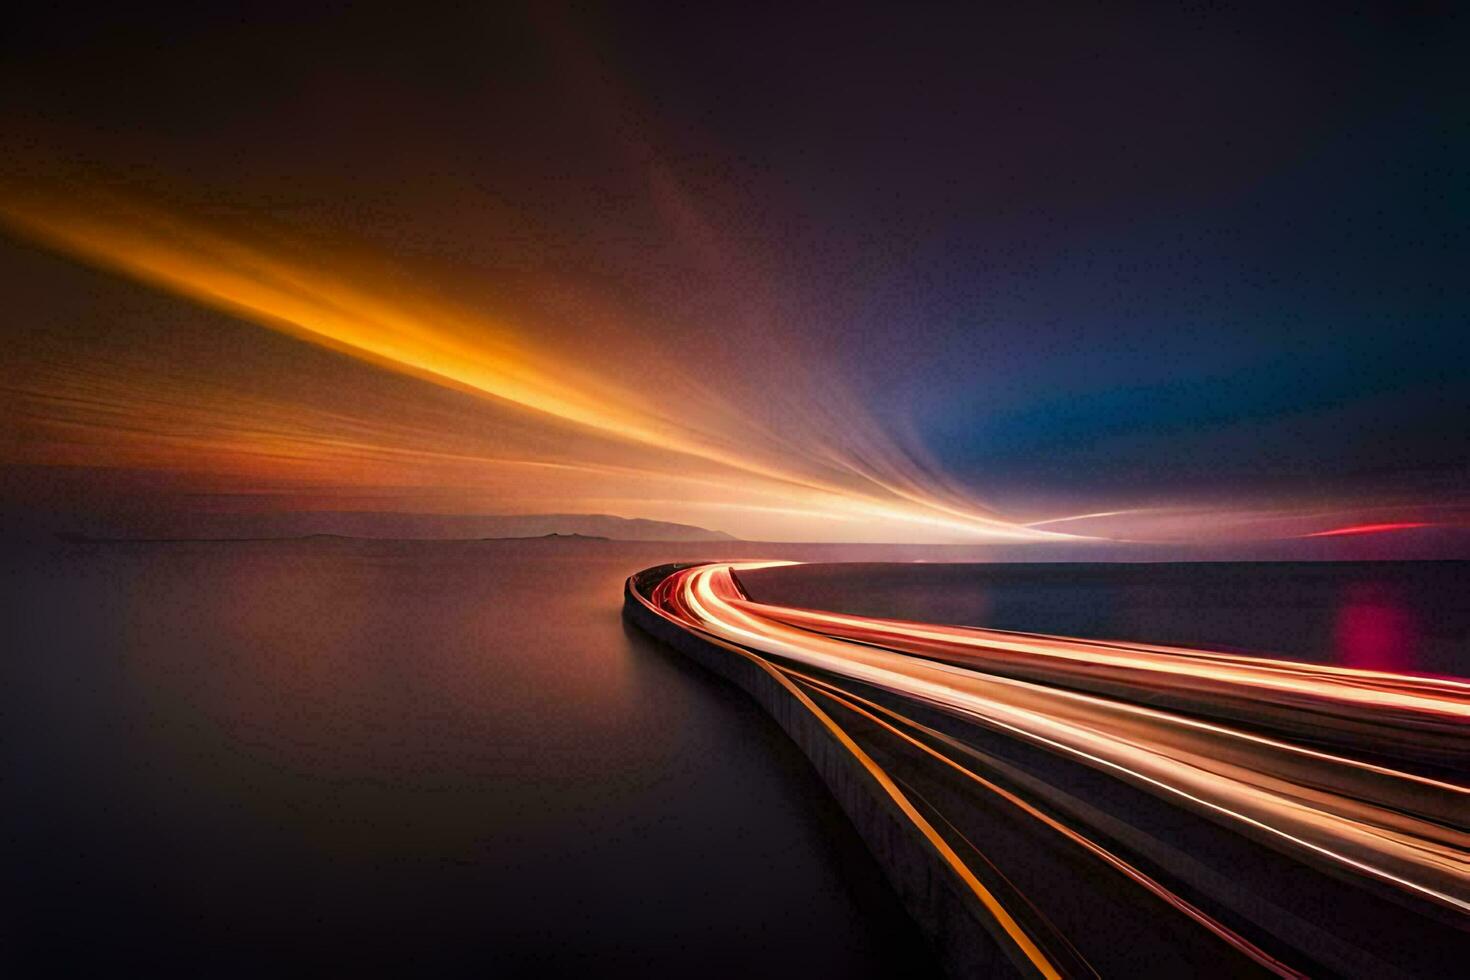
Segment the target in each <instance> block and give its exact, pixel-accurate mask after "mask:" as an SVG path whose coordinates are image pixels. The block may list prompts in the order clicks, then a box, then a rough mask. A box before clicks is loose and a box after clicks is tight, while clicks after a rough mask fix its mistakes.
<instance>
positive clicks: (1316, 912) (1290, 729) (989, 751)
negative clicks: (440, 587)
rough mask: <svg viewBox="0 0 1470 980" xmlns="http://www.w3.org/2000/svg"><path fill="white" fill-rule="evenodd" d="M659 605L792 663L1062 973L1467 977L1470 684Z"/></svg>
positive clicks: (700, 602)
mask: <svg viewBox="0 0 1470 980" xmlns="http://www.w3.org/2000/svg"><path fill="white" fill-rule="evenodd" d="M773 564H787V563H784V562H783V563H772V562H760V563H757V562H746V563H736V564H731V563H717V564H708V565H701V566H695V567H692V568H685V569H678V570H675V571H673V572H672V573H670V574H668V575H667V576H666V577H664V578H663V579H662V580H661V581H658V582H657V583H656V584H654V585H652V586H648V585H645V589H644V592H643V593H642V597H643V600H644V601H645V602H646V603H647V604H648V605H649V607H650V608H651V609H652V610H654V611H655V612H656V613H657V614H658V615H660V616H662V617H664V618H665V619H667V620H669V621H671V622H673V623H675V624H677V625H678V626H679V627H681V628H682V629H685V630H687V631H689V632H692V633H694V634H696V635H700V636H704V637H706V638H713V639H715V640H717V641H721V642H722V643H725V644H731V645H734V646H735V647H737V648H738V649H739V650H741V651H743V652H745V653H747V654H749V655H751V656H753V657H756V658H758V659H760V660H761V661H762V662H764V663H766V664H768V665H769V666H770V667H771V668H772V669H774V670H776V671H779V672H780V673H781V674H782V675H783V676H784V677H786V678H787V679H789V680H790V681H791V682H792V683H793V684H794V685H796V686H797V688H799V689H800V690H801V691H803V692H805V693H806V694H807V695H808V696H809V703H811V704H813V705H820V706H821V710H822V711H823V712H824V713H825V714H826V715H827V716H828V718H830V719H831V720H832V722H833V723H835V724H836V725H837V726H839V727H840V729H841V730H842V731H843V733H844V734H845V735H846V736H847V737H849V738H850V739H851V743H852V746H853V747H852V749H851V751H853V752H855V753H860V754H862V755H863V757H864V761H865V764H867V765H869V766H870V767H873V768H875V769H876V770H878V771H880V772H881V774H882V775H883V776H884V777H886V778H887V779H888V780H890V781H891V783H890V785H891V786H892V790H891V792H892V793H894V794H896V796H895V799H896V800H897V802H898V803H899V804H900V806H902V807H904V808H905V812H907V813H910V814H911V821H912V823H913V830H914V832H915V833H921V834H926V835H931V836H933V837H935V838H937V839H938V840H940V841H942V842H943V852H944V853H945V855H946V860H950V861H951V862H952V863H953V865H954V868H955V871H956V873H957V874H959V875H960V876H961V877H962V878H964V880H965V881H966V882H968V883H969V885H970V887H972V888H973V889H974V890H975V893H976V896H977V897H978V898H979V899H980V901H981V903H982V905H983V906H984V908H985V909H986V910H987V911H988V912H989V914H991V915H993V916H994V917H995V921H996V923H997V924H998V925H999V926H1000V927H1001V928H1000V929H999V930H997V933H996V934H997V935H1000V936H1003V937H1004V944H1005V945H1006V946H1007V947H1008V948H1007V952H1008V954H1009V955H1010V958H1011V960H1012V962H1013V963H1014V964H1016V966H1017V967H1018V968H1019V969H1020V970H1021V971H1022V972H1025V973H1031V974H1039V975H1042V976H1137V975H1142V974H1148V975H1194V976H1241V975H1256V974H1267V975H1278V976H1299V975H1324V974H1325V975H1348V976H1375V977H1393V976H1441V975H1452V974H1453V973H1455V972H1457V971H1458V970H1459V969H1461V968H1462V967H1463V964H1464V963H1465V962H1466V958H1467V955H1470V835H1467V830H1470V788H1467V785H1466V780H1465V779H1464V774H1465V772H1466V771H1467V761H1470V737H1467V736H1470V683H1467V682H1465V681H1462V680H1457V679H1449V678H1429V677H1418V676H1411V675H1400V674H1390V673H1382V672H1374V671H1364V670H1354V669H1347V668H1341V667H1332V666H1323V665H1316V664H1304V663H1297V662H1292V661H1284V660H1271V659H1266V658H1260V657H1245V656H1238V655H1231V654H1223V653H1214V652H1209V651H1202V650H1189V649H1181V648H1169V647H1158V646H1149V645H1143V644H1120V643H1104V642H1097V641H1089V640H1081V639H1074V638H1068V637H1057V636H1045V635H1039V634H1022V633H1012V632H1003V631H996V630H984V629H972V628H962V627H949V626H937V625H932V624H924V623H913V622H905V621H899V620H879V619H869V618H864V617H857V616H850V615H841V614H837V613H830V612H822V611H817V610H809V609H796V608H789V607H782V606H775V605H769V604H762V603H757V602H754V601H752V600H751V599H750V598H749V596H748V595H747V594H746V592H745V590H744V589H743V588H742V586H741V584H740V581H739V572H740V571H742V570H745V569H755V568H761V567H769V566H770V565H773Z"/></svg>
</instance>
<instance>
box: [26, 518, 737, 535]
mask: <svg viewBox="0 0 1470 980" xmlns="http://www.w3.org/2000/svg"><path fill="white" fill-rule="evenodd" d="M55 529H56V530H58V531H62V532H64V533H66V534H68V535H69V536H73V537H87V538H148V539H153V540H157V539H182V538H187V539H196V540H197V539H201V538H252V539H260V538H301V537H308V536H311V535H332V536H338V537H348V538H384V539H393V538H397V539H425V538H429V539H444V540H457V539H467V540H473V539H480V538H542V537H549V536H553V535H554V536H560V537H573V536H575V537H581V538H608V539H612V540H618V541H734V540H736V539H735V538H733V537H731V536H730V535H728V534H725V533H724V532H722V531H711V530H709V529H707V528H702V527H694V526H692V525H689V524H674V523H671V522H669V521H650V520H645V519H643V518H627V517H614V516H612V515H611V514H515V515H501V514H495V515H491V514H396V513H388V512H372V511H368V512H361V511H313V512H304V513H286V514H187V515H177V516H172V517H169V518H168V519H167V520H163V519H156V518H155V519H132V520H126V521H101V522H99V521H85V522H81V524H80V525H79V526H73V527H61V526H57V527H56V528H55Z"/></svg>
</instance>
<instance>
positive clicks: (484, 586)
mask: <svg viewBox="0 0 1470 980" xmlns="http://www.w3.org/2000/svg"><path fill="white" fill-rule="evenodd" d="M875 553H876V552H874V551H873V550H872V549H869V550H868V551H866V552H858V553H854V552H852V551H851V550H841V549H830V548H828V549H823V548H813V547H806V548H802V547H782V548H772V547H771V546H761V545H740V544H729V545H725V544H721V545H698V544H693V545H685V544H678V545H663V544H629V543H613V542H597V541H582V542H577V541H534V542H463V543H460V542H421V543H414V542H408V543H401V542H400V543H393V542H352V541H331V540H318V541H301V542H260V543H239V542H236V543H223V542H221V543H199V544H127V545H120V544H119V545H88V546H71V547H66V548H57V549H49V550H42V551H36V550H31V551H21V552H14V551H13V552H12V553H10V554H8V555H7V556H6V557H5V558H4V559H3V561H0V569H3V574H4V581H3V582H0V585H3V586H4V592H3V594H4V597H5V602H4V612H5V620H6V621H5V624H4V635H5V637H6V640H7V643H6V651H5V661H4V662H5V666H6V678H5V691H6V697H5V701H4V711H3V716H0V724H3V732H0V735H3V740H0V760H3V780H4V786H5V799H6V805H5V807H4V808H3V810H0V821H3V829H0V841H3V845H0V846H3V847H4V850H5V874H6V882H7V884H8V885H9V886H10V890H11V893H12V894H14V895H17V896H19V897H20V899H21V900H20V902H19V903H18V904H19V907H20V909H21V913H20V914H19V915H15V914H14V913H13V914H12V916H11V918H10V919H9V920H8V921H7V923H6V924H5V926H3V927H0V928H4V929H6V930H7V931H10V932H11V933H12V935H10V936H7V937H5V941H4V942H0V950H4V951H5V952H4V953H3V955H6V956H8V957H10V964H8V965H11V964H14V963H19V962H21V960H22V959H23V958H27V959H29V960H30V961H31V962H43V963H46V964H48V965H49V966H50V968H51V971H52V972H61V971H65V970H66V969H68V968H70V969H73V970H75V969H79V968H86V967H96V966H99V965H105V967H106V968H107V969H108V970H109V971H110V972H127V971H128V970H129V969H138V968H143V967H150V966H164V967H174V968H178V967H190V968H198V969H201V970H203V971H205V972H207V973H220V972H240V973H257V974H258V973H259V972H261V971H263V970H264V969H267V968H272V967H277V966H282V965H289V966H294V967H302V966H304V967H307V968H315V969H318V970H333V971H339V972H353V973H361V972H397V973H403V972H407V971H410V970H413V971H417V972H440V973H442V972H455V973H461V972H471V971H473V972H476V973H486V972H489V973H498V974H501V975H505V974H527V973H541V974H547V973H566V972H571V971H574V970H576V971H584V970H596V971H598V972H614V973H622V972H630V971H635V970H636V971H648V972H653V973H674V974H684V973H692V972H695V971H698V972H701V973H705V974H711V973H712V974H715V975H732V976H733V975H736V974H740V975H747V974H751V973H756V974H760V975H768V976H797V975H804V976H814V975H815V976H854V975H858V976H860V975H864V974H867V975H892V974H894V973H895V972H903V973H905V974H906V975H915V974H922V973H924V972H926V971H927V970H928V968H929V966H930V962H929V960H928V959H927V954H926V953H925V951H924V950H923V948H922V946H921V944H920V942H919V940H918V938H917V936H916V935H915V933H914V932H913V931H912V929H911V928H910V927H909V925H908V923H907V920H906V919H905V918H904V916H903V915H902V913H901V911H900V910H899V908H898V906H897V904H896V902H895V901H894V899H893V898H892V897H891V896H890V895H889V893H888V892H887V891H886V890H885V889H884V887H883V885H882V883H881V880H880V879H879V878H878V873H877V871H876V869H875V868H874V867H873V865H872V863H871V861H870V859H869V858H868V856H867V854H866V852H865V851H864V850H863V849H862V845H861V844H860V842H858V841H857V839H856V837H855V836H854V834H853V833H852V831H851V830H850V828H848V826H847V825H846V824H845V823H844V821H843V819H842V817H841V814H840V813H839V812H838V811H837V810H836V808H835V805H834V804H833V803H832V802H831V801H830V800H829V799H828V797H827V795H826V793H825V791H824V790H823V789H822V788H821V786H820V784H819V783H818V782H817V781H816V779H815V777H814V776H813V775H812V774H811V772H810V771H809V770H808V769H807V768H806V764H805V761H804V760H803V759H802V758H801V756H800V755H799V753H798V752H797V751H796V750H795V749H794V748H793V747H792V746H791V745H790V744H789V743H788V742H787V741H786V740H785V737H784V736H783V735H781V734H780V732H779V730H777V729H776V728H775V727H774V725H773V724H772V723H771V722H769V721H768V720H767V719H766V718H765V717H764V716H763V715H761V714H760V713H759V712H758V711H757V710H756V709H755V708H754V707H752V706H751V705H749V704H748V703H746V701H745V700H743V698H742V696H740V695H738V694H736V693H735V692H733V691H732V690H730V689H728V688H726V687H724V686H722V685H721V684H720V683H718V682H716V681H714V680H713V679H712V678H710V677H709V676H708V675H705V674H703V673H701V672H699V671H698V670H697V669H696V668H694V667H693V666H691V665H689V664H687V663H686V662H685V661H683V660H681V659H679V658H678V657H677V656H676V655H673V654H670V653H668V652H666V651H664V650H663V649H662V648H660V647H657V646H655V645H653V644H651V643H650V642H648V641H646V640H645V639H643V638H642V636H641V635H639V634H636V633H630V632H629V631H627V630H626V629H625V628H624V626H623V624H622V622H621V620H620V617H619V607H620V601H621V592H620V590H621V583H622V580H623V578H624V577H625V576H626V575H627V574H628V573H629V572H630V571H633V570H637V569H639V568H643V567H646V566H648V565H652V564H656V563H659V562H663V561H670V560H681V559H694V558H699V557H737V556H760V557H793V558H809V559H816V560H820V559H823V558H826V559H829V560H830V559H833V558H854V557H863V556H866V557H872V555H874V554H875ZM1464 570H1465V566H1464V565H1460V564H1450V563H1441V564H1433V565H1431V564H1423V565H1387V564H1383V565H1363V566H1249V565H1238V566H1117V565H1114V566H1077V565H1051V566H1004V567H1003V566H990V567H988V568H986V567H982V566H960V567H958V568H949V569H945V568H941V567H940V566H934V565H905V566H867V567H858V568H848V569H835V568H832V567H830V566H829V567H826V568H821V567H809V568H804V569H799V570H792V571H776V570H773V571H769V572H761V573H755V574H753V575H751V576H749V578H748V581H749V583H750V584H751V587H752V590H753V591H754V592H755V593H756V595H757V596H758V597H761V598H769V599H773V600H780V601H789V602H801V601H807V602H813V603H815V604H818V605H822V604H826V605H835V606H838V607H843V608H853V609H855V610H856V611H862V612H868V613H873V614H879V615H901V616H916V617H921V618H922V617H925V616H928V617H932V618H934V619H939V620H944V621H950V622H976V623H987V624H990V625H996V626H1001V627H1006V628H1012V629H1032V630H1044V631H1049V632H1058V633H1074V634H1081V635H1101V636H1120V637H1127V638H1133V639H1142V640H1156V641H1160V642H1180V643H1195V644H1203V645H1209V644H1215V645H1225V646H1232V647H1236V648H1245V649H1258V650H1266V651H1272V652H1278V653H1288V654H1292V655H1297V656H1307V657H1313V658H1316V659H1326V658H1335V659H1341V660H1344V661H1347V662H1355V663H1363V664H1365V665H1371V666H1396V667H1404V668H1409V669H1423V670H1433V671H1439V672H1456V671H1457V670H1458V672H1461V673H1463V672H1465V671H1464V670H1463V669H1460V668H1463V665H1464V660H1463V656H1464V643H1465V638H1466V636H1467V633H1470V631H1467V623H1470V615H1467V608H1466V590H1465V589H1464V583H1465V571H1464Z"/></svg>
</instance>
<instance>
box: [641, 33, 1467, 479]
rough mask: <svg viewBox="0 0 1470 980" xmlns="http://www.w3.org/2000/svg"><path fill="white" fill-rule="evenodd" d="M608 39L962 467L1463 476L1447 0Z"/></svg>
mask: <svg viewBox="0 0 1470 980" xmlns="http://www.w3.org/2000/svg"><path fill="white" fill-rule="evenodd" d="M640 26H643V27H646V26H647V25H640ZM627 35H634V36H632V37H631V39H628V40H627V41H626V43H627V44H628V46H629V49H631V50H634V51H636V55H630V56H627V57H628V60H629V61H630V62H631V63H634V64H636V65H638V66H639V69H638V73H639V77H640V78H642V79H643V85H644V87H645V89H646V90H647V91H649V92H651V93H656V94H657V105H658V107H659V108H660V110H662V111H663V118H664V119H665V120H666V121H667V120H669V119H677V120H679V122H680V124H681V125H680V126H679V127H677V128H679V129H681V130H684V131H690V132H696V133H699V134H700V137H701V138H702V139H704V140H706V141H707V142H708V143H709V144H711V145H714V146H717V147H718V148H719V153H718V155H717V159H720V160H724V159H725V158H726V156H727V155H729V156H730V157H733V159H734V160H735V161H736V162H734V163H732V164H728V166H730V167H731V168H732V169H733V170H734V171H735V172H736V173H737V174H739V175H740V179H741V180H745V181H749V182H750V183H751V184H753V185H755V186H758V187H759V188H760V193H761V196H763V197H768V199H774V200H776V201H779V202H780V204H779V207H777V208H776V210H778V211H780V212H781V213H782V214H783V215H789V214H792V213H795V214H796V215H798V216H799V217H797V218H795V219H792V218H789V217H788V218H785V219H784V220H785V221H786V225H785V227H784V228H783V234H784V237H785V240H786V241H787V242H789V243H790V248H791V253H792V256H791V259H792V263H793V265H794V266H795V267H797V268H798V269H799V275H800V276H801V277H807V276H810V280H814V281H820V282H822V283H823V285H824V286H825V287H827V288H830V289H832V292H833V295H841V297H842V298H841V299H839V300H836V301H835V302H837V303H840V304H842V308H843V309H844V311H845V312H848V313H850V314H851V315H850V316H847V317H843V318H841V319H840V321H839V322H838V323H837V324H836V325H834V326H833V327H832V328H831V329H832V330H833V331H834V334H835V336H834V337H833V338H831V343H830V349H831V350H833V351H836V352H839V353H841V352H846V353H847V354H848V355H850V356H852V357H853V358H854V359H855V361H856V367H855V370H856V371H858V372H859V373H860V374H863V373H864V372H866V374H865V375H864V376H865V377H867V378H868V379H869V384H868V390H869V391H870V392H871V397H872V398H873V400H874V403H875V404H876V405H878V406H880V410H881V411H883V412H885V413H888V414H890V415H893V416H905V417H912V418H913V420H914V422H915V424H916V426H917V428H918V430H919V431H920V432H921V433H922V435H923V437H924V438H925V440H926V441H927V443H928V444H929V445H930V447H931V448H932V449H933V451H934V452H935V453H936V454H937V455H938V456H939V458H940V459H941V460H943V461H944V462H945V463H946V465H947V466H948V467H949V468H951V469H952V470H955V471H958V472H961V473H965V474H967V475H968V476H970V477H971V478H972V479H974V480H975V481H976V482H977V483H978V484H979V485H981V486H984V487H987V488H989V489H991V490H992V491H993V492H998V493H1002V494H1006V493H1011V492H1016V493H1025V492H1028V491H1029V490H1030V489H1034V488H1035V487H1036V486H1038V485H1041V486H1052V487H1057V486H1058V485H1062V486H1070V487H1071V488H1072V489H1074V490H1077V491H1079V492H1088V491H1092V490H1095V489H1097V490H1105V491H1106V492H1108V493H1112V494H1114V495H1115V496H1119V497H1123V498H1127V497H1135V498H1141V499H1157V498H1161V497H1170V496H1177V491H1179V490H1181V489H1186V490H1188V491H1190V492H1194V493H1200V492H1206V493H1215V494H1230V493H1234V492H1237V491H1240V490H1246V491H1252V490H1256V489H1259V490H1261V491H1275V490H1280V489H1282V488H1283V487H1292V486H1295V487H1297V488H1300V489H1303V490H1308V491H1310V490H1313V489H1333V488H1336V489H1338V490H1347V489H1348V488H1349V487H1351V488H1352V490H1355V491H1365V492H1377V491H1384V492H1391V493H1407V494H1410V495H1412V494H1413V493H1415V492H1422V493H1426V494H1429V495H1430V496H1433V495H1435V494H1447V495H1452V496H1457V495H1460V494H1461V493H1462V490H1461V487H1462V485H1463V482H1464V479H1465V477H1466V476H1467V467H1466V464H1467V455H1470V438H1467V432H1466V420H1467V418H1470V383H1467V381H1466V375H1465V370H1464V366H1465V363H1466V357H1467V354H1470V276H1467V275H1466V273H1465V270H1466V269H1467V268H1470V261H1467V260H1470V234H1467V232H1470V100H1467V98H1466V93H1467V92H1470V87H1467V84H1466V82H1467V74H1466V70H1465V63H1464V58H1463V52H1464V51H1465V50H1466V48H1465V43H1466V41H1467V39H1470V36H1467V34H1466V18H1465V16H1464V14H1463V12H1462V13H1460V14H1458V15H1454V16H1452V15H1449V14H1446V13H1444V12H1437V11H1434V10H1431V9H1427V8H1416V7H1413V6H1404V5H1389V6H1384V7H1380V8H1373V7H1359V8H1356V9H1354V10H1351V11H1343V10H1342V9H1340V7H1339V6H1336V5H1334V6H1324V7H1321V8H1317V9H1308V8H1305V7H1295V8H1294V10H1293V11H1292V12H1290V13H1283V12H1282V11H1281V10H1280V9H1279V5H1261V6H1259V7H1258V8H1257V9H1256V10H1254V11H1249V10H1245V11H1243V10H1240V9H1225V8H1222V7H1210V8H1208V9H1206V8H1200V7H1196V8H1190V9H1180V10H1176V11H1173V12H1159V11H1157V10H1154V11H1151V12H1149V13H1147V14H1144V13H1137V14H1130V13H1128V12H1126V11H1125V10H1123V9H1122V8H1121V7H1120V6H1118V5H1083V6H1081V7H1079V8H1076V9H1072V10H1061V9H1056V8H1054V9H1052V10H1050V11H1048V12H1045V13H1039V12H1036V11H1035V10H1034V8H1032V9H1031V10H1030V11H1029V12H1027V13H1020V14H1017V13H1015V11H1014V10H1012V11H1011V12H1005V11H1003V10H999V9H996V8H993V7H992V8H990V9H976V8H974V7H971V8H967V9H965V10H964V11H963V12H954V11H949V12H946V11H939V10H934V9H929V10H925V11H922V12H918V11H908V12H906V13H902V14H900V13H897V12H895V11H893V10H886V11H885V10H876V11H855V10H854V11H845V12H844V13H843V14H842V15H840V16H839V15H830V14H827V15H824V14H811V15H807V16H804V17H781V18H775V19H772V20H771V21H767V22H759V23H758V22H755V21H753V19H751V18H746V17H742V16H731V17H729V18H725V19H707V18H706V17H705V15H697V16H696V15H690V16H689V18H688V19H687V20H685V21H682V22H677V23H664V24H662V25H661V26H659V27H658V28H657V29H655V30H653V31H651V32H649V33H647V34H644V33H641V32H634V31H628V32H627ZM701 37H702V38H704V42H703V43H701V42H700V41H699V40H698V38H701ZM808 262H811V263H813V265H812V266H808V265H807V263H808Z"/></svg>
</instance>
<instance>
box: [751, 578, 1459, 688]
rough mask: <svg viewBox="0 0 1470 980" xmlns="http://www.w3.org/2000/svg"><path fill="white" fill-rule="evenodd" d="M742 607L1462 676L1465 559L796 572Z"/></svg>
mask: <svg viewBox="0 0 1470 980" xmlns="http://www.w3.org/2000/svg"><path fill="white" fill-rule="evenodd" d="M741 580H742V581H743V582H744V583H745V585H746V588H747V589H748V590H749V591H750V593H751V595H752V597H753V598H757V599H761V600H763V601H767V602H775V603H784V604H787V605H794V606H808V607H812V608H818V609H835V610H840V611H843V612H850V613H854V614H858V615H866V616H880V617H891V618H899V619H916V620H921V621H925V622H936V623H952V624H956V625H974V626H990V627H994V628H996V629H1009V630H1022V631H1026V632H1036V633H1056V634H1061V635H1065V636H1083V637H1090V638H1094V639H1117V640H1138V641H1142V642H1148V643H1162V644H1172V645H1179V646H1192V647H1199V648H1203V649H1214V650H1236V651H1244V652H1248V653H1262V654H1267V655H1273V656H1282V657H1287V658H1292V659H1299V660H1310V661H1316V662H1323V663H1339V664H1344V665H1347V666H1352V667H1363V668H1368V669H1373V670H1394V671H1417V672H1425V673H1433V674H1450V675H1455V676H1470V562H1463V561H1403V562H1401V561H1392V562H1388V561H1385V562H1202V563H1193V564H1168V563H1160V564H1131V565H1122V564H1072V563H1069V564H1060V563H1057V564H1007V565H995V564H991V565H985V564H922V563H920V564H903V565H895V564H865V563H850V564H843V565H833V564H828V565H806V566H798V567H793V568H773V569H765V570H761V571H755V572H746V573H742V575H741Z"/></svg>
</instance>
